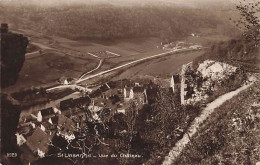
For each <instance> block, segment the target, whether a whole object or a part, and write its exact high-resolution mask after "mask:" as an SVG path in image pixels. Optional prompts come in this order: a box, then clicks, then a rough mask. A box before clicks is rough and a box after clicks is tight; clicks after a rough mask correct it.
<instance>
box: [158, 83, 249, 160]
mask: <svg viewBox="0 0 260 165" xmlns="http://www.w3.org/2000/svg"><path fill="white" fill-rule="evenodd" d="M250 79H251V82H250V83H248V84H245V85H243V86H242V87H240V88H238V89H237V90H235V91H232V92H229V93H226V94H224V95H222V96H220V97H218V98H217V99H216V100H214V101H213V102H211V103H209V104H208V105H207V107H206V108H205V109H204V110H202V112H201V114H200V116H198V117H196V118H195V120H194V121H193V123H192V125H191V126H190V127H189V129H188V130H187V132H186V133H185V134H184V136H183V138H182V139H180V140H179V141H178V142H177V143H176V144H175V146H174V147H173V148H172V149H171V151H170V152H169V154H168V156H166V157H165V159H164V161H163V163H162V164H163V165H172V164H174V161H175V160H176V158H177V157H178V156H179V155H180V154H181V152H182V151H183V149H184V148H185V147H186V145H187V144H188V143H189V142H190V138H191V137H192V136H194V134H195V133H196V132H197V131H198V129H199V127H200V125H201V124H203V122H204V121H205V120H206V119H207V118H208V117H209V116H210V115H211V114H212V113H213V112H214V110H215V109H216V108H218V107H219V106H221V105H222V104H223V103H224V102H226V101H227V100H230V99H231V98H233V97H234V96H236V95H238V94H239V93H240V92H241V91H243V90H245V89H247V88H248V87H250V86H251V85H253V83H254V80H252V78H250Z"/></svg>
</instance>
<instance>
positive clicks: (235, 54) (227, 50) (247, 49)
mask: <svg viewBox="0 0 260 165" xmlns="http://www.w3.org/2000/svg"><path fill="white" fill-rule="evenodd" d="M259 54H260V48H259V47H255V45H254V42H248V41H245V40H244V39H242V38H241V39H232V40H230V41H226V42H220V43H218V44H216V45H213V46H212V47H211V48H210V49H208V51H207V52H206V53H205V54H204V55H203V56H202V57H199V58H197V59H196V60H195V65H196V64H198V63H199V62H201V61H203V60H206V59H211V60H216V61H221V62H225V63H229V64H231V65H234V66H237V67H240V68H242V69H244V70H246V71H251V72H259V71H260V67H259V63H260V57H259Z"/></svg>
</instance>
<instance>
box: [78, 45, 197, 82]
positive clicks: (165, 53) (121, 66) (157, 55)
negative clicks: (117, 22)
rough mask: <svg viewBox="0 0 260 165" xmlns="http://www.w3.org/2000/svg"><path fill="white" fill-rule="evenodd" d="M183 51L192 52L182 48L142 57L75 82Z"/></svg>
mask: <svg viewBox="0 0 260 165" xmlns="http://www.w3.org/2000/svg"><path fill="white" fill-rule="evenodd" d="M183 50H187V51H188V50H194V49H188V48H183V49H178V50H172V51H168V52H164V53H160V54H156V55H153V56H149V57H144V58H141V59H139V60H135V61H132V62H129V63H126V64H123V65H120V66H117V67H115V68H112V69H108V70H105V71H102V72H99V73H97V74H94V75H91V76H88V77H85V78H83V79H78V80H77V81H76V83H80V82H82V81H86V80H88V79H92V78H95V77H98V76H101V75H103V74H106V73H109V72H112V71H115V70H118V69H121V68H123V67H127V66H129V65H133V64H136V63H139V62H143V61H145V60H149V59H153V58H156V57H161V56H166V55H170V54H171V53H175V52H179V51H183Z"/></svg>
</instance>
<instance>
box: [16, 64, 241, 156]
mask: <svg viewBox="0 0 260 165" xmlns="http://www.w3.org/2000/svg"><path fill="white" fill-rule="evenodd" d="M237 73H238V70H237V68H236V67H233V66H231V65H228V64H225V63H221V62H215V61H209V60H208V61H207V60H206V61H204V62H203V63H200V65H199V66H198V68H197V71H193V70H192V63H188V64H186V65H183V66H182V70H181V73H180V74H176V75H173V76H172V77H170V78H169V79H168V80H167V82H168V85H166V86H163V87H162V86H159V85H158V84H156V83H154V82H153V81H151V80H150V81H144V80H143V81H140V82H138V81H132V80H128V79H124V80H118V81H110V82H108V83H105V84H103V85H102V86H100V87H99V88H98V89H97V90H93V91H81V92H84V93H85V95H84V96H82V97H79V98H75V99H73V98H69V99H66V100H63V101H61V102H60V103H59V105H57V106H55V107H48V108H45V109H39V110H38V111H34V112H32V113H31V114H30V113H27V115H23V116H20V119H19V124H18V129H17V130H18V131H17V133H16V137H17V144H18V146H20V147H25V146H26V147H28V148H29V149H30V151H31V152H32V153H34V154H35V156H36V157H40V158H42V157H45V155H46V154H47V153H48V151H49V146H50V145H54V146H55V142H54V141H55V139H57V138H58V139H63V141H64V142H65V143H66V144H69V143H70V142H71V141H73V140H74V139H75V138H76V137H77V132H78V131H80V130H81V129H82V128H84V127H86V125H87V122H90V123H101V124H102V123H104V122H107V121H109V120H110V119H111V118H113V116H115V115H117V114H120V115H123V116H124V115H125V114H126V113H127V111H128V109H129V107H130V106H131V104H134V105H135V107H136V108H137V109H138V110H141V109H142V107H143V106H144V105H149V104H151V103H152V102H155V101H156V99H160V95H159V92H158V91H159V89H160V88H164V89H165V90H167V91H169V92H170V93H172V97H176V98H179V99H177V100H180V104H181V105H182V106H186V105H191V104H193V105H194V104H197V103H199V104H201V106H202V107H203V106H204V105H205V104H206V103H207V101H208V100H207V99H208V98H209V97H210V93H213V92H214V91H215V90H216V89H218V90H220V89H219V88H217V87H218V85H217V84H218V83H220V84H221V83H222V82H223V81H224V80H226V79H229V78H230V77H231V76H233V77H234V76H235V74H237ZM76 90H77V89H76ZM78 91H79V90H78ZM122 131H125V130H121V132H122ZM53 139H54V140H53ZM56 141H57V140H56Z"/></svg>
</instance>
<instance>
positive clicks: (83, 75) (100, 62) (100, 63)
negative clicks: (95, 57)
mask: <svg viewBox="0 0 260 165" xmlns="http://www.w3.org/2000/svg"><path fill="white" fill-rule="evenodd" d="M103 62H104V59H100V60H99V63H98V66H97V67H96V68H94V69H92V70H91V71H88V72H86V73H83V74H82V75H81V76H80V77H79V80H80V79H82V78H83V77H85V76H86V75H88V74H90V73H92V72H94V71H96V70H98V69H99V68H100V67H101V65H102V63H103Z"/></svg>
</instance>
